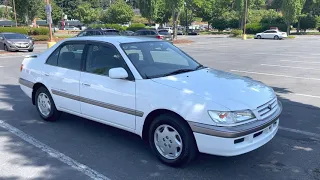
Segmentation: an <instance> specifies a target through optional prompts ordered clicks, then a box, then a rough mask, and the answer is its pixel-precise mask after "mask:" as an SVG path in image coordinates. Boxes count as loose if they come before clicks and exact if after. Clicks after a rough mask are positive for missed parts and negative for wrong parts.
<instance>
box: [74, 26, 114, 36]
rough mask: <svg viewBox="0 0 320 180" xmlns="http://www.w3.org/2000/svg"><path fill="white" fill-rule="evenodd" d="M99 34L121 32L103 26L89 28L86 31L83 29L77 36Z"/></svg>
mask: <svg viewBox="0 0 320 180" xmlns="http://www.w3.org/2000/svg"><path fill="white" fill-rule="evenodd" d="M99 35H120V32H119V31H118V30H115V29H102V28H96V29H92V28H88V29H85V30H84V31H81V32H80V33H79V34H78V35H77V37H81V36H99Z"/></svg>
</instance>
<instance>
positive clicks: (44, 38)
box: [31, 35, 49, 41]
mask: <svg viewBox="0 0 320 180" xmlns="http://www.w3.org/2000/svg"><path fill="white" fill-rule="evenodd" d="M31 37H32V39H33V40H34V41H48V40H49V36H48V35H37V36H31Z"/></svg>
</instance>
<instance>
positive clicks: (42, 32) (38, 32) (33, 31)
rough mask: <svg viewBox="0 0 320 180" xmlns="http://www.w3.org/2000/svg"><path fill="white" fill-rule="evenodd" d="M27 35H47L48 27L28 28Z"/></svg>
mask: <svg viewBox="0 0 320 180" xmlns="http://www.w3.org/2000/svg"><path fill="white" fill-rule="evenodd" d="M28 34H29V35H49V28H45V27H40V28H30V30H29V33H28Z"/></svg>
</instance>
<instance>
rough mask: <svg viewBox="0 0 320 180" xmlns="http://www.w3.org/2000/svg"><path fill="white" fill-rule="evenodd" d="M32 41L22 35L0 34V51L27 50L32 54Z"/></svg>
mask: <svg viewBox="0 0 320 180" xmlns="http://www.w3.org/2000/svg"><path fill="white" fill-rule="evenodd" d="M33 45H34V42H33V40H32V39H31V38H30V37H29V36H26V35H24V34H18V33H0V49H3V50H5V51H20V50H28V51H29V52H33V49H34V47H33Z"/></svg>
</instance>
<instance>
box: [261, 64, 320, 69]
mask: <svg viewBox="0 0 320 180" xmlns="http://www.w3.org/2000/svg"><path fill="white" fill-rule="evenodd" d="M260 65H261V66H272V67H284V68H294V69H309V70H319V68H304V67H295V66H281V65H275V64H260Z"/></svg>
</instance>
